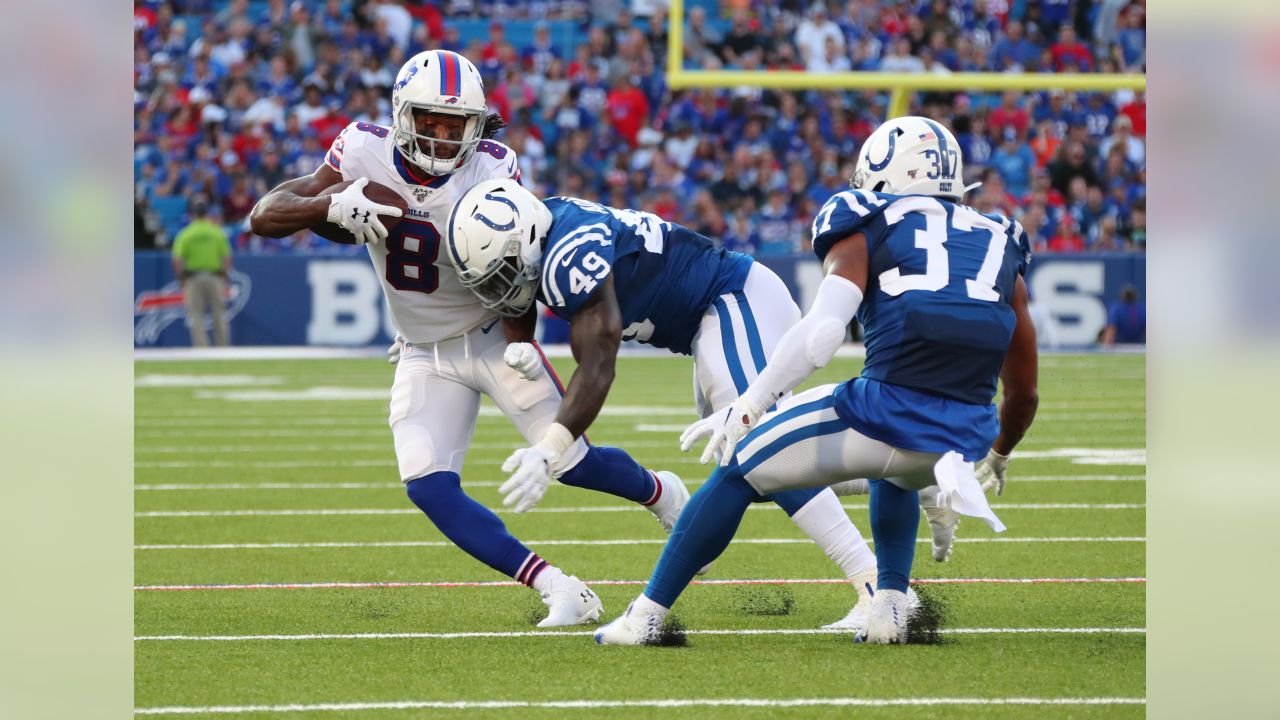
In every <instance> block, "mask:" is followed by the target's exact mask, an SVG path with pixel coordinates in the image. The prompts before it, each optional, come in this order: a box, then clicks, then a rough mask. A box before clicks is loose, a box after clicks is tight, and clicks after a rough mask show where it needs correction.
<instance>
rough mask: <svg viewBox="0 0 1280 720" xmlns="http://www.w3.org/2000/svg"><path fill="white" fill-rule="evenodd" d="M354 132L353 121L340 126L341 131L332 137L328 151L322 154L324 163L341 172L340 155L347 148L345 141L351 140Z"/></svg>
mask: <svg viewBox="0 0 1280 720" xmlns="http://www.w3.org/2000/svg"><path fill="white" fill-rule="evenodd" d="M356 132H357V130H356V124H355V123H351V124H349V125H347V126H346V127H344V128H342V132H340V133H338V137H336V138H334V139H333V142H332V143H330V144H329V151H328V152H326V153H325V154H324V164H325V165H328V166H329V167H331V168H333V169H334V170H337V171H338V172H342V155H343V154H344V153H345V152H346V150H347V143H348V142H351V139H352V137H353V136H354V135H355V133H356Z"/></svg>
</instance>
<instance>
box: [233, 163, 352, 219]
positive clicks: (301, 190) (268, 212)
mask: <svg viewBox="0 0 1280 720" xmlns="http://www.w3.org/2000/svg"><path fill="white" fill-rule="evenodd" d="M340 182H342V174H341V173H339V172H338V171H337V170H334V169H333V168H331V167H329V166H328V165H321V166H320V167H319V168H317V169H316V171H315V172H314V173H312V174H310V175H304V176H302V177H300V178H294V179H293V180H286V181H285V182H282V183H280V185H278V186H277V187H276V188H275V189H273V190H272V191H271V192H269V193H267V194H266V195H264V196H262V199H261V200H259V201H258V203H257V204H256V205H254V206H253V211H252V212H250V213H249V227H250V229H251V230H253V233H254V234H255V235H261V236H263V237H284V236H286V235H292V234H293V233H296V232H298V231H299V230H304V229H306V228H309V227H311V226H313V225H318V224H320V223H322V222H325V221H326V220H327V219H328V215H329V204H330V202H331V200H330V198H328V197H316V196H317V195H319V194H320V193H322V192H324V191H325V190H326V189H328V188H329V187H330V186H332V185H336V184H337V183H340Z"/></svg>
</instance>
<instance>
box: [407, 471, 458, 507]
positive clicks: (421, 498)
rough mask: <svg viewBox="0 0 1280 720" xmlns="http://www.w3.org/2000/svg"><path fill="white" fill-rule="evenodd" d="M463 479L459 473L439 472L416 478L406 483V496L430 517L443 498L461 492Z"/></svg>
mask: <svg viewBox="0 0 1280 720" xmlns="http://www.w3.org/2000/svg"><path fill="white" fill-rule="evenodd" d="M461 487H462V478H461V477H459V476H458V473H455V472H449V471H438V472H433V473H428V474H426V475H422V476H420V477H416V478H414V479H412V480H409V481H408V482H406V483H405V486H404V490H405V494H407V495H408V496H409V499H410V500H412V501H413V504H414V505H417V506H418V508H420V509H421V510H422V511H423V512H425V513H427V514H428V515H430V514H431V511H432V510H433V509H434V508H435V507H436V506H437V505H439V504H440V500H441V499H442V498H445V497H447V496H448V495H449V494H450V493H452V492H456V491H459V490H461Z"/></svg>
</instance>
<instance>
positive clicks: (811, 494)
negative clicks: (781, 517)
mask: <svg viewBox="0 0 1280 720" xmlns="http://www.w3.org/2000/svg"><path fill="white" fill-rule="evenodd" d="M823 490H826V488H825V487H820V488H802V489H800V490H783V491H782V492H776V493H773V494H772V495H765V496H764V499H765V500H771V501H773V502H775V503H777V504H778V507H780V508H782V509H783V510H786V511H787V515H788V516H790V515H795V514H796V513H797V512H799V511H800V508H802V507H804V506H805V505H808V504H809V501H810V500H812V499H814V498H815V497H817V496H818V493H820V492H822V491H823Z"/></svg>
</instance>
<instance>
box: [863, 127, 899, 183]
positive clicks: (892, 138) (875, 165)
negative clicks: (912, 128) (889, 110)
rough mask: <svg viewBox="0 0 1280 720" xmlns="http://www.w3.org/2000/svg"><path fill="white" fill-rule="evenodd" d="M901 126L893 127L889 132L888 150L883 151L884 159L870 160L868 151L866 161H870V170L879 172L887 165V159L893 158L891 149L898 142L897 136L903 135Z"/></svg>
mask: <svg viewBox="0 0 1280 720" xmlns="http://www.w3.org/2000/svg"><path fill="white" fill-rule="evenodd" d="M903 134H904V133H903V132H902V128H894V129H893V132H891V133H889V152H887V153H885V156H884V159H883V160H881V161H880V162H871V155H870V154H869V153H868V155H867V162H868V163H870V168H871V172H880V171H881V170H883V169H885V168H886V167H888V166H889V161H890V160H892V159H893V150H894V148H895V147H896V146H897V144H898V136H899V135H903Z"/></svg>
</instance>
